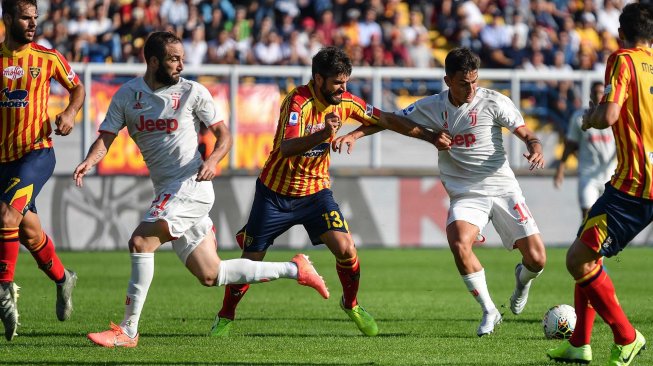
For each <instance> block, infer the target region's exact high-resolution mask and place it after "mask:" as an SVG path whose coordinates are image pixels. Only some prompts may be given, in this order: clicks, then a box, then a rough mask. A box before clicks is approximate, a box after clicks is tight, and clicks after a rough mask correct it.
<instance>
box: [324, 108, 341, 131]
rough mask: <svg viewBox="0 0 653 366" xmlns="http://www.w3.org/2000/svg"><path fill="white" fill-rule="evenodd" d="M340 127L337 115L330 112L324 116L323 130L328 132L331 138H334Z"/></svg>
mask: <svg viewBox="0 0 653 366" xmlns="http://www.w3.org/2000/svg"><path fill="white" fill-rule="evenodd" d="M340 126H342V120H340V116H339V115H337V114H335V113H333V112H331V113H328V114H327V115H326V116H324V129H325V130H327V131H329V132H330V134H331V136H335V134H336V132H338V130H339V129H340Z"/></svg>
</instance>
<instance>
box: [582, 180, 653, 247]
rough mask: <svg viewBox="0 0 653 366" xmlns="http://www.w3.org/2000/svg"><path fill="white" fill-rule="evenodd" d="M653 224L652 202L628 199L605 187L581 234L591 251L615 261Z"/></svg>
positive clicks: (611, 187) (624, 195)
mask: <svg viewBox="0 0 653 366" xmlns="http://www.w3.org/2000/svg"><path fill="white" fill-rule="evenodd" d="M652 220H653V201H652V200H648V199H644V198H641V197H634V196H631V195H628V194H626V193H624V192H621V191H620V190H618V189H616V188H614V187H613V186H612V185H610V183H606V185H605V192H604V193H603V195H602V196H601V197H599V199H598V200H597V201H596V203H594V205H593V206H592V208H591V209H590V211H589V213H588V214H587V217H586V218H585V220H584V221H583V224H582V225H581V226H580V229H579V230H578V238H579V239H580V241H581V242H583V243H584V244H585V245H587V246H588V247H589V248H590V249H592V250H594V251H596V252H597V253H599V254H601V255H603V256H605V257H608V258H609V257H612V256H614V255H616V254H618V253H619V252H620V251H622V250H623V249H624V248H625V247H626V246H627V245H628V243H630V241H631V240H633V238H635V236H637V234H639V233H640V232H641V231H642V230H644V228H645V227H646V226H648V224H649V223H650V222H651V221H652Z"/></svg>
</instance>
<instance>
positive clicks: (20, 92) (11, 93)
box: [0, 88, 29, 108]
mask: <svg viewBox="0 0 653 366" xmlns="http://www.w3.org/2000/svg"><path fill="white" fill-rule="evenodd" d="M0 93H1V94H2V96H4V97H5V98H7V100H1V101H0V107H2V108H25V107H27V105H28V104H29V101H27V100H25V99H27V90H25V89H16V90H9V88H4V89H2V91H0Z"/></svg>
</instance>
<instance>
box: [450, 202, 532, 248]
mask: <svg viewBox="0 0 653 366" xmlns="http://www.w3.org/2000/svg"><path fill="white" fill-rule="evenodd" d="M457 220H461V221H466V222H468V223H470V224H472V225H476V226H477V227H478V229H479V231H480V232H482V231H483V228H484V227H485V225H487V223H488V222H489V221H490V220H492V224H493V225H494V229H495V230H496V231H497V233H498V234H499V236H500V237H501V241H502V242H503V246H504V247H505V248H506V249H508V250H512V249H513V247H514V244H515V241H517V240H519V239H521V238H525V237H527V236H531V235H534V234H539V233H540V230H539V229H538V228H537V224H536V223H535V219H534V218H533V215H531V212H530V210H529V209H528V206H526V202H525V200H524V196H523V195H521V194H519V193H516V194H513V195H510V196H500V197H489V196H460V197H458V198H456V199H454V200H452V201H451V204H450V206H449V217H448V218H447V226H448V225H449V224H451V223H452V222H454V221H457Z"/></svg>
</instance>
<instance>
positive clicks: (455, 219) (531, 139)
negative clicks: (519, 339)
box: [333, 48, 546, 337]
mask: <svg viewBox="0 0 653 366" xmlns="http://www.w3.org/2000/svg"><path fill="white" fill-rule="evenodd" d="M479 65H480V59H479V58H478V56H477V55H475V54H474V53H472V52H471V51H470V50H469V49H467V48H457V49H454V50H452V51H451V52H449V53H448V55H447V57H446V58H445V77H444V81H445V83H446V84H447V86H448V87H449V89H448V90H445V91H443V92H441V93H439V94H435V95H432V96H428V97H425V98H422V99H420V100H418V101H417V102H415V103H413V104H411V105H410V106H408V107H407V108H405V109H403V110H401V111H397V112H396V113H397V114H401V115H405V116H406V117H408V118H409V119H410V120H412V121H413V122H416V123H418V124H420V125H422V126H425V127H427V128H430V129H433V130H434V131H436V132H437V133H438V136H439V137H438V140H437V144H436V146H437V147H438V150H440V151H439V153H438V161H439V168H440V178H441V179H442V183H443V185H444V187H445V189H446V190H447V193H448V194H449V197H450V199H451V205H450V207H449V213H448V219H447V229H446V230H447V241H448V242H449V247H450V248H451V251H452V253H453V256H454V260H455V262H456V267H457V268H458V271H459V273H460V275H461V276H462V280H463V282H464V283H465V285H466V286H467V289H468V290H469V292H470V293H471V294H472V296H474V298H475V299H476V301H477V302H478V303H479V304H480V306H481V309H482V311H483V318H482V320H481V324H480V325H479V327H478V329H477V331H476V334H477V335H478V336H479V337H480V336H484V335H487V334H490V333H492V332H493V331H494V328H495V326H496V325H497V324H499V323H500V322H501V320H502V314H501V313H500V312H499V310H497V308H496V306H495V305H494V302H493V301H492V299H491V297H490V293H489V291H488V288H487V283H486V280H485V270H484V268H483V266H482V265H481V263H480V262H479V260H478V258H477V257H476V255H475V254H474V252H473V250H472V244H473V243H474V242H475V240H476V238H477V237H479V236H482V235H480V233H481V231H482V230H483V228H484V227H485V225H486V224H487V223H488V221H492V224H493V225H494V228H495V229H496V231H497V232H498V233H499V236H500V237H501V240H502V241H503V245H504V247H505V248H506V249H508V250H512V249H514V248H517V249H519V251H520V252H521V254H522V261H521V263H518V264H517V266H516V267H515V281H516V285H515V290H514V292H513V293H512V296H511V297H510V310H511V311H512V312H513V313H514V314H520V313H521V312H522V311H523V310H524V307H525V306H526V301H527V299H528V292H529V289H530V287H531V283H532V281H533V279H535V278H536V277H537V276H539V275H540V273H542V270H543V268H544V264H545V262H546V253H545V250H544V244H543V243H542V239H541V238H540V234H539V229H538V228H537V225H536V224H535V219H534V218H533V216H532V215H531V212H530V211H529V209H528V206H526V202H525V200H524V196H523V195H522V192H521V188H520V187H519V184H518V183H517V180H516V179H515V175H514V173H513V171H512V170H511V169H510V167H509V166H508V161H507V159H506V154H505V151H504V148H503V134H502V132H501V129H502V127H505V128H507V129H508V130H510V131H511V132H512V133H513V134H515V135H516V136H517V137H519V138H520V139H521V140H522V141H524V143H525V144H526V148H527V149H528V153H525V154H524V157H525V158H526V159H527V160H528V162H529V164H530V169H531V170H532V169H535V168H542V167H543V166H544V157H543V156H542V145H541V143H540V140H539V139H538V138H537V137H536V136H535V134H534V133H533V132H532V131H531V130H530V129H529V128H528V127H526V125H525V124H524V119H523V118H522V116H521V114H520V113H519V110H517V108H516V107H515V105H514V104H513V103H512V101H511V100H510V99H509V98H507V97H506V96H504V95H502V94H501V93H498V92H496V91H493V90H489V89H486V88H482V87H479V86H478V69H479ZM379 130H380V128H378V127H377V126H362V127H360V128H358V129H356V130H354V131H352V132H350V133H349V134H347V135H345V136H342V137H339V138H338V139H337V140H336V141H334V143H333V149H334V150H335V151H342V147H343V146H342V145H343V144H345V145H347V146H348V147H347V152H351V149H352V147H353V145H354V142H355V140H356V139H358V138H361V137H363V136H366V135H369V134H372V133H375V132H378V131H379Z"/></svg>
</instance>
